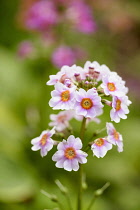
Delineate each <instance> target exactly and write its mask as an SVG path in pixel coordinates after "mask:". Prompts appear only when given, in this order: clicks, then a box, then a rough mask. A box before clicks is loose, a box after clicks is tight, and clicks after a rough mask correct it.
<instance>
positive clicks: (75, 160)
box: [52, 135, 88, 171]
mask: <svg viewBox="0 0 140 210" xmlns="http://www.w3.org/2000/svg"><path fill="white" fill-rule="evenodd" d="M81 148H82V142H81V140H80V138H75V137H74V136H73V135H71V136H69V137H68V139H67V141H66V140H63V141H62V142H60V143H59V144H58V146H57V149H58V151H57V152H56V153H55V154H54V155H53V157H52V160H53V161H56V167H58V168H64V169H65V170H67V171H72V170H74V171H77V170H78V169H79V163H81V164H83V163H86V162H87V159H86V157H87V156H88V154H87V153H85V152H83V151H82V150H80V149H81Z"/></svg>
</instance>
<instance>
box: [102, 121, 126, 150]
mask: <svg viewBox="0 0 140 210" xmlns="http://www.w3.org/2000/svg"><path fill="white" fill-rule="evenodd" d="M106 128H107V134H108V137H107V139H108V141H109V142H110V143H111V144H113V145H117V147H118V152H122V151H123V139H122V135H121V134H120V133H119V132H117V131H116V129H115V127H114V126H113V124H112V123H106Z"/></svg>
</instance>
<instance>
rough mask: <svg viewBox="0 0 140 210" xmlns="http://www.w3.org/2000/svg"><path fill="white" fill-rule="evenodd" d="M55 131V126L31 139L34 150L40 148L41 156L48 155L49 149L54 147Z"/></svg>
mask: <svg viewBox="0 0 140 210" xmlns="http://www.w3.org/2000/svg"><path fill="white" fill-rule="evenodd" d="M54 133H55V128H53V129H52V130H46V131H42V133H41V135H40V136H39V137H36V138H34V139H32V140H31V144H32V145H33V146H32V148H31V149H32V150H33V151H37V150H40V154H41V156H42V157H43V156H45V155H47V153H48V151H50V150H51V149H52V148H53V145H54V141H53V140H52V138H51V137H52V136H53V134H54Z"/></svg>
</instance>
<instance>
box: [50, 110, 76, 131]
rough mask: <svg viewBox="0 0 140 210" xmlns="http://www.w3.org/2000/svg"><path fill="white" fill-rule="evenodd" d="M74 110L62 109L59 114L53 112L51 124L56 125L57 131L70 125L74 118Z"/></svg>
mask: <svg viewBox="0 0 140 210" xmlns="http://www.w3.org/2000/svg"><path fill="white" fill-rule="evenodd" d="M73 115H74V112H73V110H68V111H61V112H59V113H58V114H51V115H50V119H51V120H52V122H50V123H49V126H55V129H56V130H57V131H63V130H64V129H65V128H67V127H69V121H70V120H71V119H72V118H73Z"/></svg>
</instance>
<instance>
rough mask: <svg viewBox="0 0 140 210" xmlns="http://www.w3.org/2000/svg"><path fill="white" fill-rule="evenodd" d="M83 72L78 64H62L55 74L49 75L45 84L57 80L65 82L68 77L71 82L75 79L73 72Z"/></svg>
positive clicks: (53, 83) (52, 83) (54, 82)
mask: <svg viewBox="0 0 140 210" xmlns="http://www.w3.org/2000/svg"><path fill="white" fill-rule="evenodd" d="M80 72H83V69H82V68H81V67H80V66H76V65H72V66H66V65H65V66H63V67H62V68H61V70H60V71H59V72H58V73H57V74H56V75H50V80H49V81H48V82H47V85H55V84H56V83H57V82H61V83H63V84H65V80H67V79H69V80H70V81H71V82H72V81H73V80H74V79H75V77H74V75H75V73H80ZM71 84H72V83H71Z"/></svg>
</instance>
